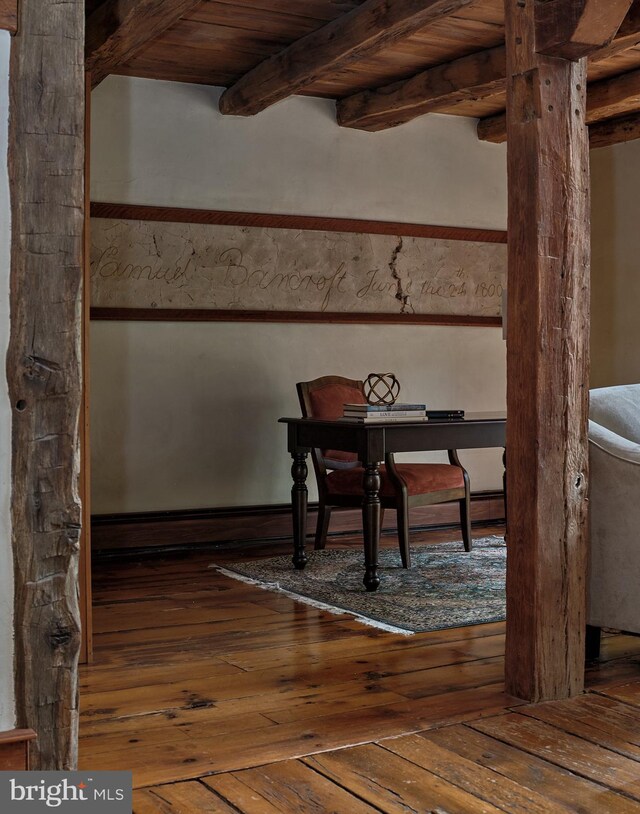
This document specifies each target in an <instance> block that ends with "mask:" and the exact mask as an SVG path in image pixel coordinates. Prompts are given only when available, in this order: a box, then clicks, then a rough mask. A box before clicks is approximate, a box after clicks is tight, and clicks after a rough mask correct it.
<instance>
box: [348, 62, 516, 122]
mask: <svg viewBox="0 0 640 814" xmlns="http://www.w3.org/2000/svg"><path fill="white" fill-rule="evenodd" d="M506 83H507V80H506V52H505V49H504V47H502V46H499V47H497V48H489V49H487V50H485V51H478V52H477V53H475V54H471V55H470V56H467V57H462V58H461V59H456V60H454V61H453V62H447V63H445V64H443V65H437V66H436V67H435V68H429V69H427V70H426V71H422V72H421V73H419V74H417V75H416V76H413V77H411V79H407V80H406V81H405V82H395V83H393V84H392V85H387V86H386V87H383V88H377V89H376V90H366V91H363V92H362V93H356V94H354V95H353V96H348V97H346V98H345V99H342V100H340V101H339V102H338V104H337V116H338V124H339V125H341V126H342V127H354V128H356V129H359V130H369V131H374V130H384V129H385V128H387V127H396V126H397V125H399V124H404V123H405V122H408V121H411V120H412V119H415V118H416V117H417V116H423V115H424V114H425V113H434V112H437V111H438V110H442V109H444V108H450V107H451V106H452V105H456V104H459V103H460V102H466V101H470V100H473V99H476V98H484V97H486V96H492V95H493V94H495V93H500V92H503V91H504V90H505V89H506Z"/></svg>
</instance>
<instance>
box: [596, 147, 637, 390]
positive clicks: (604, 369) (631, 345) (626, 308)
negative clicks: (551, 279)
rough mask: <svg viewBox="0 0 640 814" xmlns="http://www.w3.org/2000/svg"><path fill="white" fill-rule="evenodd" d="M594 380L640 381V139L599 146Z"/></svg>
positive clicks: (604, 382)
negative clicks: (639, 223)
mask: <svg viewBox="0 0 640 814" xmlns="http://www.w3.org/2000/svg"><path fill="white" fill-rule="evenodd" d="M591 176H592V265H591V278H592V318H591V357H592V369H591V384H592V386H593V387H607V386H609V385H615V384H629V383H635V382H640V318H639V316H638V314H639V312H640V229H639V228H638V222H639V220H640V141H630V142H627V143H626V144H616V145H614V146H612V147H605V148H602V149H598V150H593V151H592V153H591Z"/></svg>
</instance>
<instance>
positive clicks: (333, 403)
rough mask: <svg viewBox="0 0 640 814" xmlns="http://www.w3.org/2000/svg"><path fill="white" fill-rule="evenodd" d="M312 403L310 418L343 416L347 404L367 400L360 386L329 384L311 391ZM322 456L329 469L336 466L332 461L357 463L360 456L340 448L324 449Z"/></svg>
mask: <svg viewBox="0 0 640 814" xmlns="http://www.w3.org/2000/svg"><path fill="white" fill-rule="evenodd" d="M309 402H310V405H311V415H310V418H327V419H330V418H341V417H342V411H343V408H344V405H345V404H366V403H367V400H366V399H365V397H364V393H363V392H362V390H361V389H360V388H359V387H350V386H348V385H344V384H328V385H325V386H324V387H319V388H317V389H315V390H312V391H311V392H310V393H309ZM322 456H323V458H324V459H325V464H326V466H327V467H328V468H329V469H333V468H335V467H333V466H332V463H334V462H335V463H337V464H340V465H343V466H344V465H345V464H354V465H355V464H357V463H358V456H357V455H356V454H355V453H353V452H342V451H340V450H338V449H327V450H323V452H322Z"/></svg>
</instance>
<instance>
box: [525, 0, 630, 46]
mask: <svg viewBox="0 0 640 814" xmlns="http://www.w3.org/2000/svg"><path fill="white" fill-rule="evenodd" d="M631 3H632V0H535V28H536V35H535V42H536V45H535V47H536V51H537V53H539V54H544V55H546V56H554V57H560V58H562V59H569V60H577V59H581V58H582V57H585V56H588V55H589V54H591V53H593V52H594V51H597V50H598V49H599V48H602V47H603V46H605V45H608V44H609V43H610V42H611V40H612V39H613V38H614V36H615V35H616V33H617V31H618V29H619V28H620V25H621V24H622V21H623V20H624V18H625V15H626V14H627V12H628V11H629V8H630V6H631Z"/></svg>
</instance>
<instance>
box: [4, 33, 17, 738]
mask: <svg viewBox="0 0 640 814" xmlns="http://www.w3.org/2000/svg"><path fill="white" fill-rule="evenodd" d="M9 49H10V36H9V33H8V32H7V31H0V359H2V360H3V362H2V366H1V367H2V373H0V732H2V731H3V730H7V729H13V727H14V726H15V714H14V696H13V557H12V553H11V514H10V505H11V503H10V499H11V405H10V404H9V393H8V389H7V380H6V375H5V372H4V358H5V356H6V353H7V345H8V343H9V268H10V261H11V255H10V249H11V231H10V230H11V223H10V210H9V180H8V177H7V122H8V118H9Z"/></svg>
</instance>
